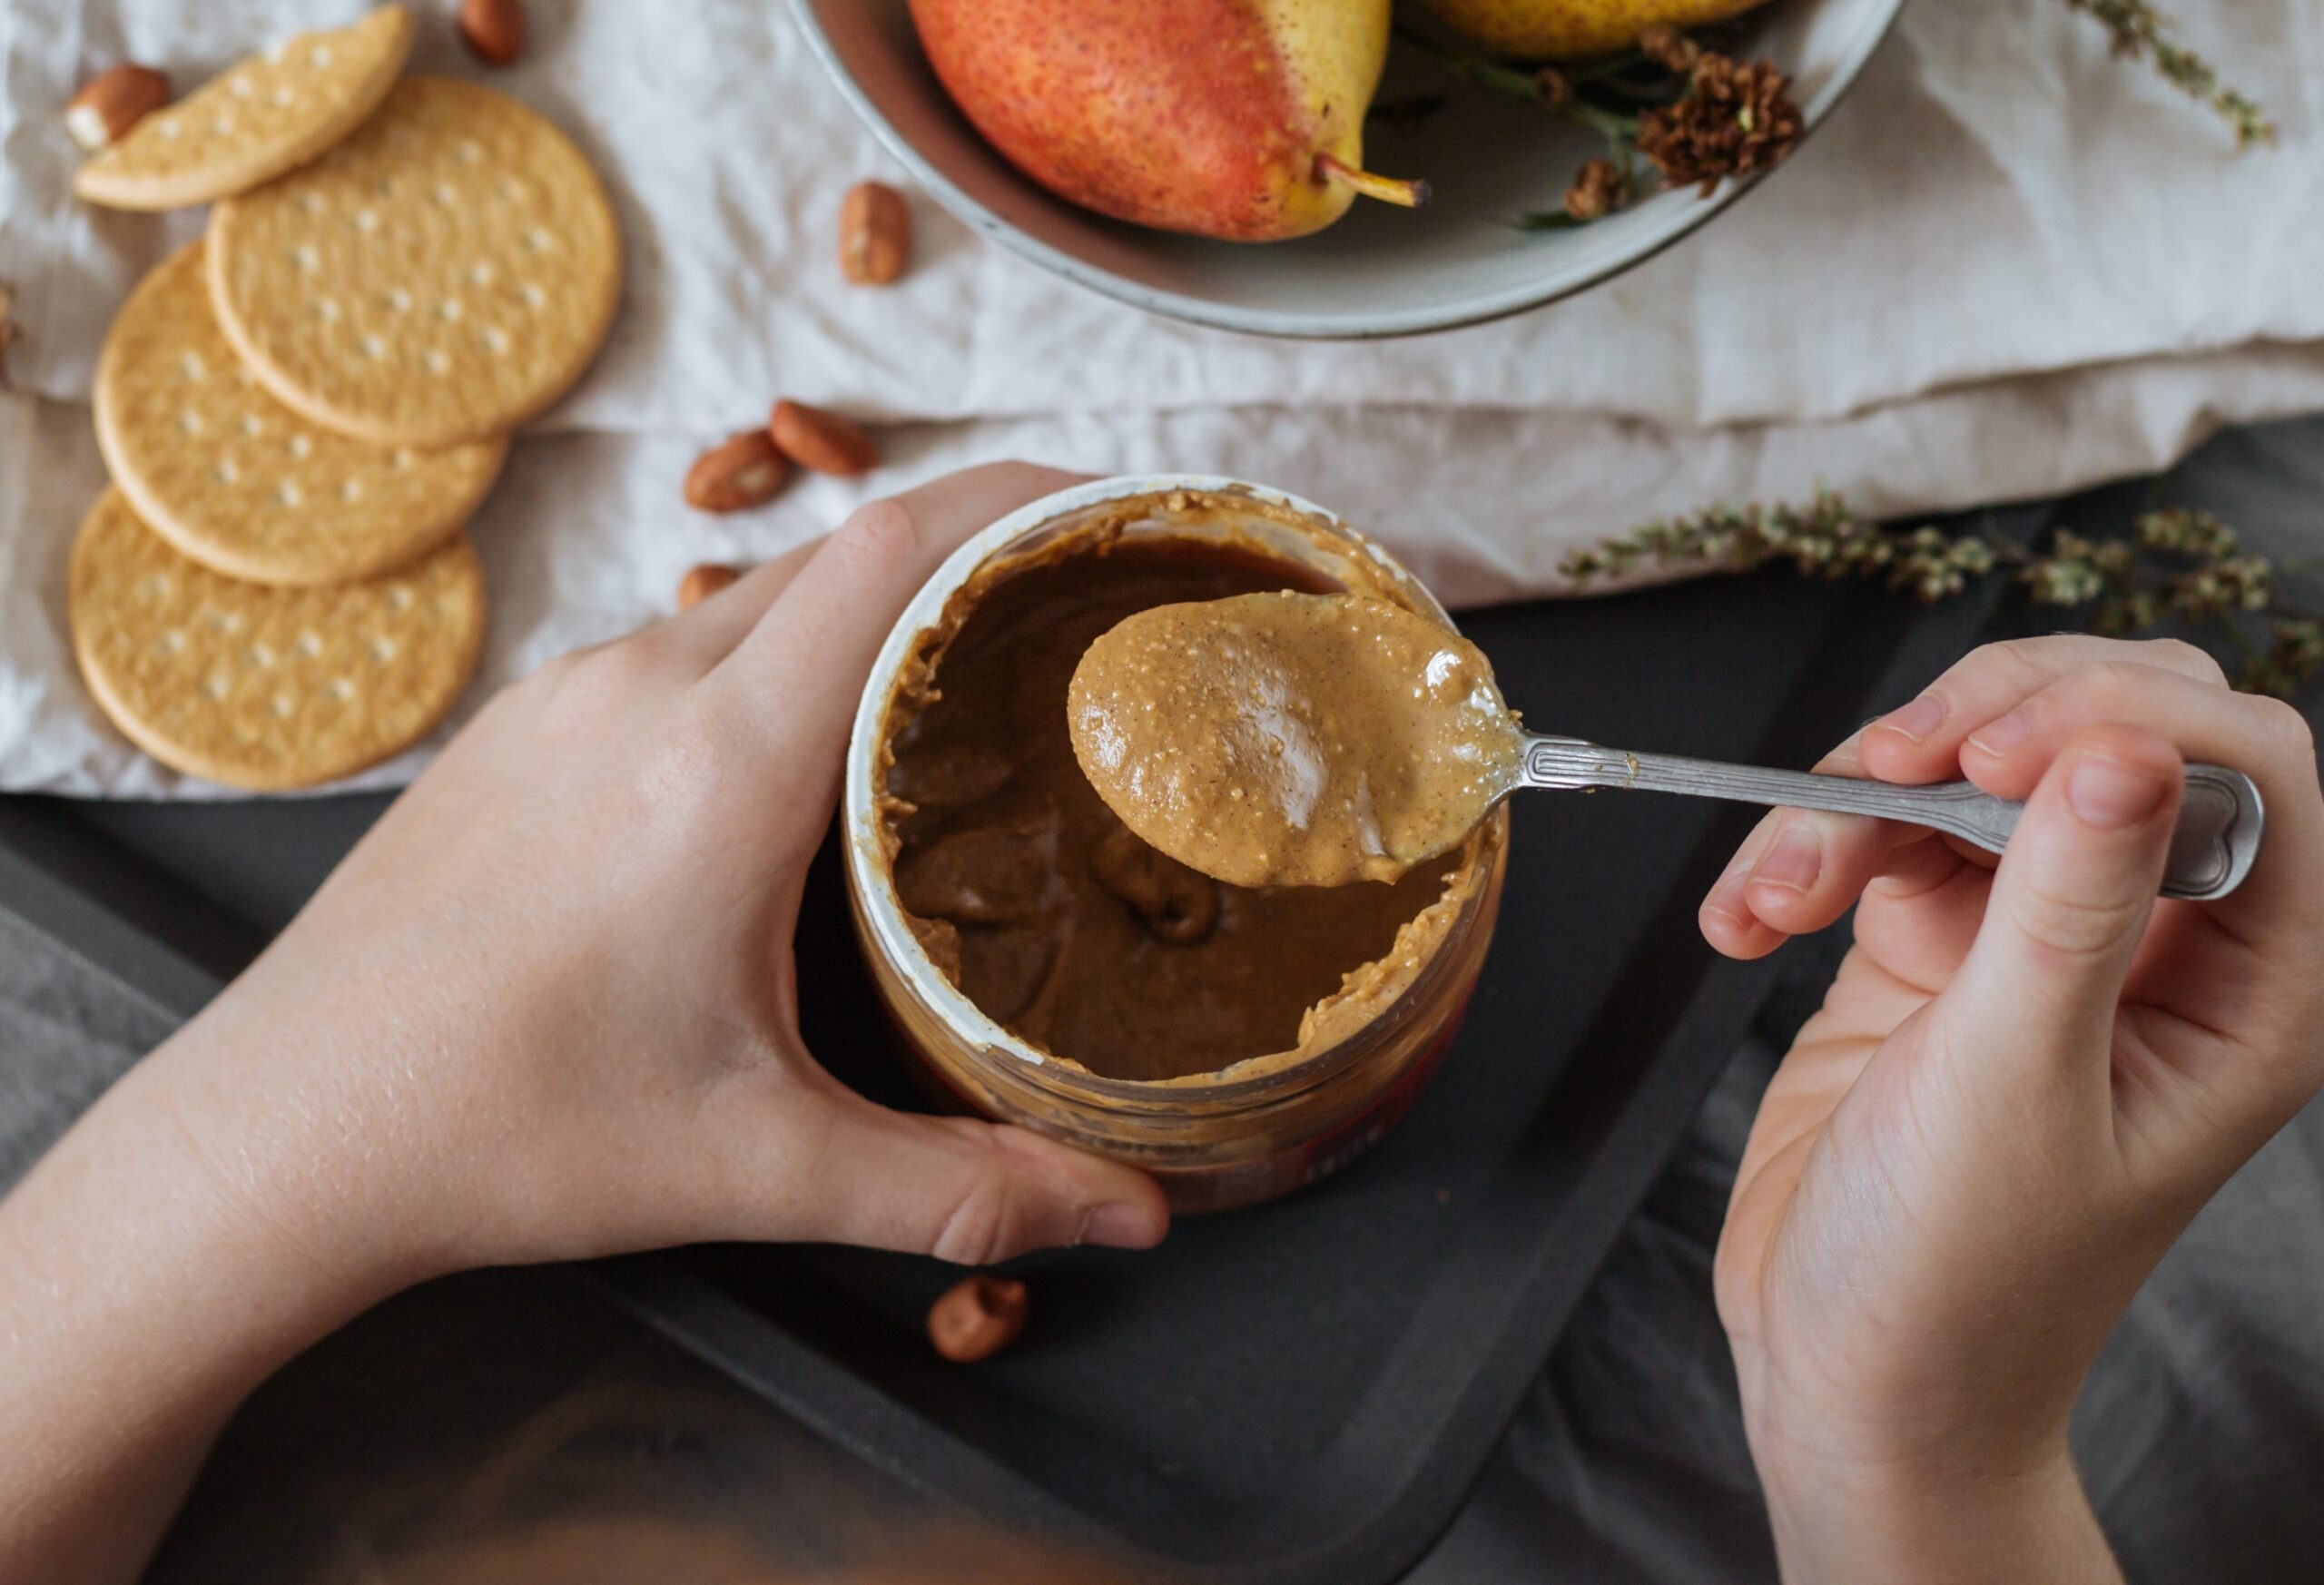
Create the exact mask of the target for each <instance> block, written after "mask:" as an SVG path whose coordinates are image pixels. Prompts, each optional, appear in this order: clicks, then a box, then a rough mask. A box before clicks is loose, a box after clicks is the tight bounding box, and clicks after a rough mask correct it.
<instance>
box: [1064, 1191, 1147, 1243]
mask: <svg viewBox="0 0 2324 1585" xmlns="http://www.w3.org/2000/svg"><path fill="white" fill-rule="evenodd" d="M1160 1236H1161V1234H1160V1233H1159V1232H1157V1230H1156V1228H1155V1226H1154V1214H1153V1213H1152V1212H1151V1211H1148V1210H1147V1208H1146V1207H1145V1206H1133V1205H1131V1204H1129V1203H1128V1201H1126V1200H1125V1201H1117V1202H1116V1203H1115V1204H1113V1205H1110V1206H1098V1208H1097V1209H1096V1210H1094V1211H1092V1212H1090V1213H1089V1219H1088V1221H1086V1222H1084V1223H1082V1224H1081V1242H1082V1243H1084V1244H1096V1245H1103V1246H1104V1247H1106V1248H1108V1249H1146V1248H1148V1247H1151V1246H1152V1245H1153V1244H1154V1242H1155V1240H1156V1239H1157V1238H1159V1237H1160Z"/></svg>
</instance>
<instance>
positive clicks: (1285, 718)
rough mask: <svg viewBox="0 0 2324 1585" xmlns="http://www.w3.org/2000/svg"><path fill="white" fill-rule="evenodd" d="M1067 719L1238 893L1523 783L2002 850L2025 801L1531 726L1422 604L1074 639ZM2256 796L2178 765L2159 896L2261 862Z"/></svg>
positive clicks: (1144, 804)
mask: <svg viewBox="0 0 2324 1585" xmlns="http://www.w3.org/2000/svg"><path fill="white" fill-rule="evenodd" d="M1066 708H1067V711H1068V723H1069V725H1070V727H1071V729H1072V734H1073V752H1074V755H1075V757H1076V758H1077V759H1078V760H1079V761H1080V763H1081V769H1082V773H1084V774H1085V775H1087V776H1088V778H1089V783H1090V785H1092V786H1093V787H1095V788H1096V789H1097V791H1098V796H1099V797H1101V798H1103V799H1104V800H1105V801H1106V802H1107V804H1108V806H1109V807H1111V808H1112V810H1113V812H1115V813H1116V814H1118V815H1119V816H1120V817H1121V820H1122V822H1123V823H1124V824H1125V825H1127V826H1128V827H1129V828H1130V830H1131V831H1133V832H1136V833H1137V835H1138V836H1139V837H1141V838H1143V839H1144V840H1145V841H1146V842H1147V843H1149V844H1151V845H1152V846H1154V847H1156V848H1157V849H1159V850H1160V851H1161V852H1165V853H1167V854H1168V855H1169V856H1170V857H1172V858H1174V859H1176V860H1177V861H1179V862H1181V863H1183V864H1187V865H1189V866H1191V867H1193V868H1194V869H1196V870H1199V871H1203V872H1204V873H1205V874H1207V875H1211V876H1213V877H1215V878H1216V879H1218V880H1220V881H1226V882H1228V883H1229V884H1230V885H1236V886H1344V885H1347V884H1349V883H1351V882H1354V881H1393V880H1394V879H1395V878H1396V877H1397V876H1399V875H1401V874H1403V872H1404V871H1406V870H1409V869H1411V868H1412V867H1413V865H1415V864H1418V863H1421V862H1423V861H1426V860H1429V859H1432V858H1434V857H1435V856H1436V855H1437V854H1439V853H1442V852H1446V851H1447V850H1449V849H1451V848H1452V847H1454V846H1456V845H1457V844H1458V843H1459V842H1461V841H1462V838H1464V837H1465V836H1467V834H1468V833H1469V832H1471V831H1472V830H1473V829H1474V828H1475V827H1476V825H1477V824H1478V822H1481V821H1482V820H1483V819H1484V817H1485V815H1486V814H1487V813H1488V812H1491V810H1492V806H1493V805H1494V804H1495V803H1496V802H1500V800H1501V799H1502V798H1504V797H1506V796H1507V795H1508V794H1509V793H1512V791H1514V790H1516V789H1517V788H1520V787H1550V788H1572V787H1620V788H1636V789H1641V790H1644V791H1648V792H1658V793H1689V794H1692V795H1694V796H1697V797H1706V798H1725V799H1733V800H1737V801H1739V802H1748V803H1762V804H1770V805H1773V804H1787V805H1790V806H1792V807H1795V808H1799V809H1821V810H1830V811H1835V812H1839V813H1844V814H1867V815H1876V816H1879V817H1881V818H1884V819H1889V820H1899V821H1905V822H1910V823H1912V824H1915V825H1922V826H1926V827H1928V828H1930V829H1931V830H1935V831H1941V832H1946V833H1948V834H1950V835H1953V836H1957V837H1960V838H1962V839H1963V840H1965V841H1967V842H1973V843H1974V844H1975V845H1977V846H1979V847H1982V848H1984V849H1986V850H1987V851H1989V852H2001V851H2002V848H2003V846H2004V844H2005V843H2006V842H2008V840H2009V833H2010V832H2011V831H2012V830H2013V829H2014V828H2015V826H2016V824H2017V817H2018V815H2019V813H2020V812H2021V811H2022V809H2023V807H2024V806H2023V805H2022V804H2018V803H2014V802H2010V801H2008V800H2006V799H2002V798H1995V797H1994V796H1993V795H1991V794H1990V793H1982V792H1979V791H1978V790H1977V789H1976V788H1975V787H1974V785H1972V784H1971V783H1967V782H1951V783H1941V784H1938V785H1935V786H1925V787H1905V786H1897V785H1895V784H1892V783H1886V782H1871V781H1862V780H1857V779H1856V778H1853V777H1847V776H1825V775H1813V774H1808V773H1803V772H1798V771H1769V770H1760V769H1758V768H1755V767H1752V766H1748V765H1727V764H1720V763H1717V762H1714V761H1709V760H1692V759H1684V758H1681V757H1679V756H1677V755H1673V754H1644V753H1628V752H1626V751H1623V750H1620V749H1608V748H1601V747H1600V746H1598V745H1597V744H1595V743H1584V742H1582V741H1581V739H1579V738H1571V737H1545V736H1540V735H1536V734H1531V733H1527V732H1526V731H1525V730H1524V729H1523V727H1522V726H1521V725H1520V724H1519V723H1518V719H1517V717H1516V715H1515V714H1513V713H1512V711H1511V710H1510V709H1509V707H1508V706H1507V705H1506V704H1503V703H1502V697H1501V690H1500V688H1499V687H1498V686H1497V685H1496V684H1495V683H1494V681H1493V675H1492V665H1491V663H1489V662H1488V661H1487V660H1486V659H1485V657H1484V655H1483V653H1482V651H1480V650H1479V649H1478V648H1477V647H1476V646H1475V645H1472V644H1471V643H1469V642H1468V640H1466V639H1464V638H1462V637H1461V636H1460V635H1458V634H1455V633H1453V632H1452V631H1451V630H1450V629H1448V628H1445V627H1443V626H1441V625H1438V624H1437V623H1435V622H1433V621H1431V620H1430V619H1428V618H1427V617H1425V616H1423V615H1420V614H1419V613H1418V612H1415V611H1410V610H1407V609H1405V608H1404V607H1403V606H1401V605H1392V604H1390V603H1388V602H1386V601H1384V600H1375V599H1369V598H1364V597H1361V596H1348V595H1298V594H1290V593H1283V594H1259V595H1238V596H1234V597H1232V598H1230V599H1225V600H1209V601H1202V602H1197V603H1193V604H1187V605H1158V606H1156V607H1154V608H1153V609H1151V610H1148V611H1141V612H1139V613H1138V614H1137V615H1135V616H1131V617H1129V618H1128V619H1127V620H1125V621H1123V622H1122V623H1120V624H1119V625H1117V626H1116V627H1114V628H1113V629H1112V630H1111V631H1110V632H1108V633H1107V634H1106V635H1104V636H1102V637H1101V638H1099V639H1098V641H1097V643H1095V644H1093V645H1090V646H1089V648H1088V652H1087V653H1086V654H1085V655H1083V656H1082V657H1081V664H1080V665H1079V666H1078V667H1077V668H1076V669H1075V671H1074V674H1073V682H1072V685H1071V687H1070V689H1069V690H1068V694H1067V701H1066ZM2260 827H2261V815H2260V794H2259V789H2258V788H2257V787H2255V786H2253V785H2252V783H2251V781H2250V778H2249V777H2248V776H2245V775H2244V774H2243V773H2241V772H2240V771H2232V770H2229V769H2227V768H2225V767H2223V766H2220V765H2203V764H2191V765H2189V766H2188V767H2187V786H2186V794H2185V796H2184V798H2183V799H2182V801H2181V805H2180V812H2179V825H2178V830H2177V832H2176V833H2175V834H2174V836H2173V839H2172V842H2171V860H2170V863H2169V865H2168V867H2167V869H2166V871H2165V872H2164V875H2163V881H2162V893H2163V895H2165V896H2168V897H2185V898H2193V899H2198V900H2201V899H2208V898H2214V897H2224V896H2225V895H2227V893H2229V892H2230V891H2233V890H2234V889H2235V888H2236V887H2237V886H2238V885H2240V883H2241V882H2242V880H2243V878H2244V876H2245V875H2246V874H2248V873H2250V868H2251V864H2252V861H2253V860H2254V859H2256V858H2257V857H2258V855H2259V850H2260Z"/></svg>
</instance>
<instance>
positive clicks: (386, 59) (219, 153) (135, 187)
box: [73, 5, 412, 210]
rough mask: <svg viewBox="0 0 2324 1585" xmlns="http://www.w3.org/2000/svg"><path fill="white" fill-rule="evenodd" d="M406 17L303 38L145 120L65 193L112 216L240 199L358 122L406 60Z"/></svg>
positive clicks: (374, 19)
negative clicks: (235, 196)
mask: <svg viewBox="0 0 2324 1585" xmlns="http://www.w3.org/2000/svg"><path fill="white" fill-rule="evenodd" d="M411 39H412V21H411V13H410V12H409V11H407V10H405V9H404V8H403V7H402V6H401V5H382V6H380V7H379V9H378V10H376V11H374V12H371V13H370V14H369V15H366V16H365V17H363V18H362V19H361V20H360V21H359V22H357V23H355V24H354V25H351V26H349V27H341V28H334V29H332V30H330V31H329V32H327V33H306V34H299V35H298V36H297V37H295V38H290V39H285V40H284V41H283V42H282V43H281V44H276V45H275V46H274V47H273V48H271V49H270V50H268V51H267V52H266V53H265V54H257V55H252V56H251V58H250V59H248V60H246V61H243V62H242V63H241V64H239V65H236V66H232V67H231V68H229V69H228V70H226V71H224V72H222V73H221V74H218V75H217V76H215V77H212V79H211V80H210V81H209V82H207V83H205V84H202V86H201V87H199V88H197V89H195V90H194V91H193V92H192V94H187V95H186V96H185V97H184V98H183V99H182V100H180V101H178V102H177V103H174V104H166V105H163V106H162V108H161V109H159V110H157V111H155V112H153V113H152V114H151V115H148V116H146V117H145V118H144V119H143V121H140V122H139V123H137V124H136V125H134V126H133V127H131V128H130V129H129V131H128V132H127V133H125V134H124V135H123V137H122V138H121V140H120V141H119V142H118V143H114V144H113V145H112V146H111V147H110V148H107V149H105V150H104V151H103V152H102V153H98V154H97V155H95V156H94V158H92V159H91V160H89V161H88V162H86V163H85V164H84V165H83V166H82V167H81V169H80V171H79V172H77V173H76V174H75V175H74V178H73V191H74V192H77V193H79V194H80V195H81V196H82V197H83V198H85V199H87V200H88V201H89V202H92V203H102V204H105V205H107V206H109V207H111V208H113V209H147V210H151V209H182V208H184V207H186V206H187V205H190V204H196V203H208V202H212V200H214V199H220V198H226V197H230V196H231V195H232V194H234V193H237V192H248V191H249V190H250V189H251V188H253V187H256V186H258V185H259V184H260V183H261V182H270V181H272V180H273V179H274V178H275V177H277V176H280V175H281V174H282V173H283V172H285V171H290V170H292V169H295V168H296V167H298V166H300V165H303V164H305V163H306V162H308V161H310V160H311V159H313V158H314V157H315V156H316V155H318V154H320V153H323V152H324V151H325V150H327V149H329V148H330V146H331V145H332V144H334V143H338V142H340V140H341V139H342V138H344V137H346V136H347V134H348V133H351V132H353V131H354V130H355V129H356V128H357V127H358V126H360V125H361V124H362V123H363V121H364V119H365V118H366V117H367V116H369V114H370V113H372V112H373V111H374V110H377V109H378V108H379V102H380V101H381V100H383V99H385V98H386V97H387V96H388V91H389V89H391V88H393V87H394V86H395V83H396V77H397V75H398V74H400V73H401V72H402V71H403V65H404V62H405V61H406V60H407V59H409V57H410V54H411Z"/></svg>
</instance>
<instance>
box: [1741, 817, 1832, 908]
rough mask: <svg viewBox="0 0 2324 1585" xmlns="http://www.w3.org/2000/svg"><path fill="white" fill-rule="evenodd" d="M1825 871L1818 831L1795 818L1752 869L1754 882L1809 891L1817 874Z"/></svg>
mask: <svg viewBox="0 0 2324 1585" xmlns="http://www.w3.org/2000/svg"><path fill="white" fill-rule="evenodd" d="M1823 871H1824V844H1823V843H1822V842H1818V841H1817V840H1816V833H1815V832H1813V831H1811V830H1810V829H1809V828H1808V827H1807V826H1806V825H1803V824H1801V823H1799V822H1797V821H1795V822H1793V823H1791V824H1790V825H1787V826H1786V827H1784V830H1783V834H1782V835H1781V836H1778V837H1777V838H1776V842H1775V846H1773V847H1771V848H1769V849H1768V852H1767V856H1766V857H1765V858H1762V859H1761V860H1760V861H1759V862H1758V867H1757V868H1755V869H1754V870H1753V871H1751V881H1750V884H1752V885H1754V886H1758V885H1768V886H1782V887H1787V888H1788V889H1790V890H1791V891H1807V889H1808V888H1809V887H1811V886H1813V885H1815V884H1816V877H1817V876H1818V875H1820V874H1822V873H1823Z"/></svg>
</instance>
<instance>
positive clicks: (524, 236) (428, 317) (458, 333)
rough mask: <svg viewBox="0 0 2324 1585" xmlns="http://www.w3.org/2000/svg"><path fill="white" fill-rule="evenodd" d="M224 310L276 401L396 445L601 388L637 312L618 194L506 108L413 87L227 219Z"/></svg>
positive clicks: (240, 348)
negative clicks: (630, 305)
mask: <svg viewBox="0 0 2324 1585" xmlns="http://www.w3.org/2000/svg"><path fill="white" fill-rule="evenodd" d="M209 265H210V295H211V303H212V307H213V308H214V309H215V310H216V311H217V315H218V321H219V325H220V328H221V329H222V330H224V331H225V333H226V338H227V340H229V341H230V342H231V343H232V345H233V347H234V349H235V350H236V351H237V352H238V353H240V354H241V357H242V359H243V360H244V361H246V362H247V363H249V364H250V366H251V370H252V372H254V373H255V374H256V375H257V376H258V378H259V379H260V380H261V382H262V383H263V384H264V385H265V386H266V387H267V389H269V390H271V392H273V394H274V395H275V396H276V397H278V398H280V399H281V400H282V401H283V402H284V403H285V404H287V405H288V406H290V407H291V408H294V409H297V410H298V411H299V412H300V413H303V414H305V415H306V416H307V417H309V418H312V419H314V420H315V421H316V422H318V423H321V424H327V425H329V426H330V427H331V428H336V429H340V430H343V431H344V432H346V433H347V434H350V435H353V436H356V437H359V438H362V439H366V440H370V441H373V442H375V443H377V444H379V445H389V446H415V447H441V446H450V445H456V444H458V443H459V442H462V441H467V440H476V439H480V438H483V437H485V436H487V435H496V434H500V433H503V432H505V431H507V430H508V429H511V428H515V427H516V426H517V424H518V423H520V422H521V421H523V420H524V419H526V418H530V417H532V416H533V415H534V414H535V413H537V412H539V411H540V410H541V409H544V408H546V407H547V406H548V405H549V403H551V402H553V401H555V400H556V399H557V398H558V397H559V396H561V395H563V394H564V393H565V392H566V390H567V389H570V387H571V386H572V385H573V383H574V381H576V380H577V379H580V377H581V373H582V371H583V370H584V369H586V368H587V367H588V364H589V360H590V359H592V358H594V357H595V356H596V351H597V348H598V347H599V345H600V344H601V343H602V342H603V341H604V340H605V337H606V330H607V328H608V327H609V326H610V325H611V324H612V322H613V316H614V310H615V305H616V303H617V302H618V300H619V298H620V295H621V243H620V238H619V236H618V234H617V233H616V232H615V227H614V215H613V209H612V206H611V205H610V204H609V203H607V202H606V192H605V187H604V185H603V184H602V183H601V182H599V181H598V180H597V174H596V172H595V171H593V170H591V169H590V167H589V163H588V162H587V161H586V160H585V159H584V158H583V157H582V155H581V152H580V151H579V150H578V149H576V148H575V147H574V146H573V144H572V143H571V142H570V141H569V140H567V139H566V136H565V134H564V133H560V132H558V131H557V130H556V128H555V127H554V126H551V125H550V124H549V123H547V121H545V120H543V119H542V118H541V117H540V116H539V115H537V114H535V113H533V112H532V111H530V110H528V109H527V108H526V107H525V106H524V105H521V104H519V103H517V102H516V101H515V100H513V99H510V98H508V97H507V96H506V95H505V94H497V93H495V92H493V91H492V90H491V89H489V88H482V87H478V86H477V85H476V84H470V83H460V82H455V81H452V80H450V79H448V78H441V77H407V78H405V79H404V80H403V81H402V82H401V83H399V84H397V85H396V89H395V92H394V93H393V94H389V96H388V101H387V103H385V104H383V105H382V106H380V108H379V113H378V114H376V115H374V116H373V117H372V118H371V119H370V120H369V122H367V123H364V125H363V126H362V128H361V129H360V130H359V131H358V132H357V133H355V135H354V136H352V137H350V138H349V139H348V140H347V141H346V142H345V143H341V144H340V145H339V147H337V148H336V149H333V150H332V151H331V152H330V154H328V155H326V156H325V157H324V158H323V159H321V160H319V161H317V162H315V163H314V164H312V165H310V166H309V167H307V168H306V169H305V170H303V171H300V172H294V173H293V174H291V175H290V176H287V177H285V178H283V179H282V180H281V181H280V182H272V183H271V184H269V185H268V186H266V187H262V188H261V189H259V190H258V191H257V192H251V193H247V194H245V195H243V196H242V197H240V198H237V199H234V200H232V201H231V202H227V203H223V204H221V205H219V207H218V208H217V210H216V211H215V212H213V213H212V217H211V223H210V251H209Z"/></svg>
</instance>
